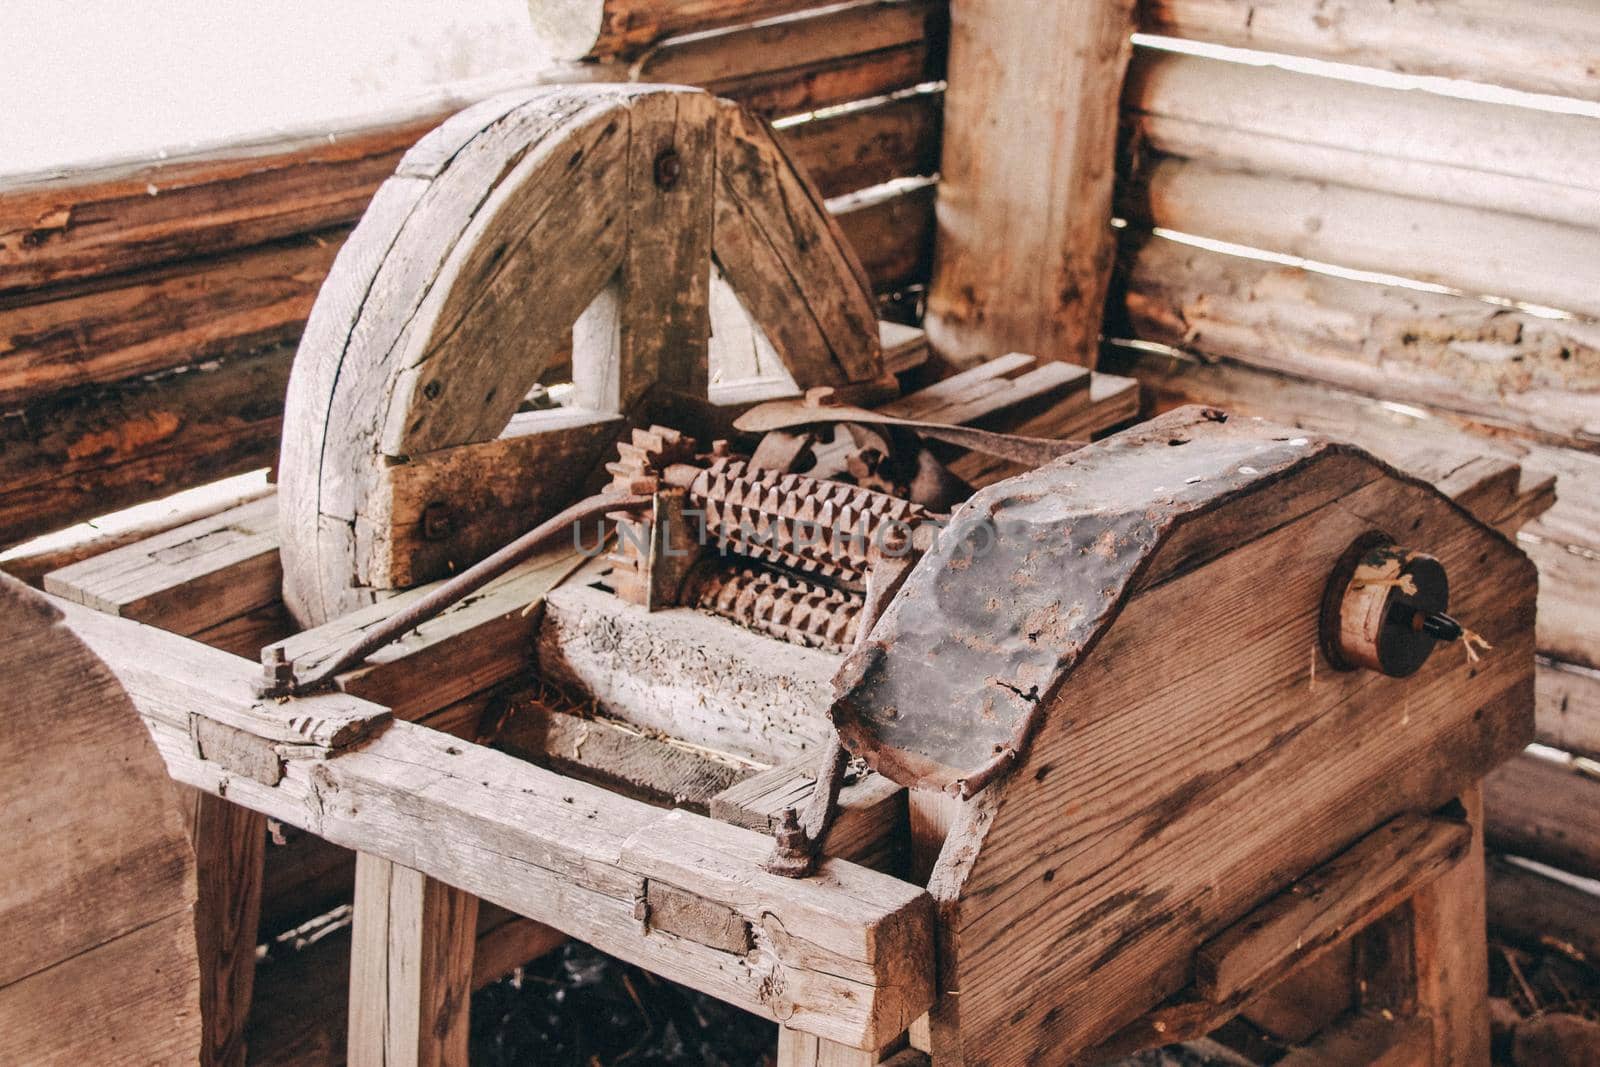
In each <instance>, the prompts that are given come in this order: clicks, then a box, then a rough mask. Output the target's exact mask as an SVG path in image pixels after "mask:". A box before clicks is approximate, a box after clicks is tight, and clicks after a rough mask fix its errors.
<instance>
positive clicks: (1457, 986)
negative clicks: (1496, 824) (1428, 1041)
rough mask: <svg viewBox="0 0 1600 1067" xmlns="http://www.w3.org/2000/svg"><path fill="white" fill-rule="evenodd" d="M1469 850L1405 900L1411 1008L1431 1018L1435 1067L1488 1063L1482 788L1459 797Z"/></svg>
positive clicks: (1478, 1066)
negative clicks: (1413, 994) (1410, 934)
mask: <svg viewBox="0 0 1600 1067" xmlns="http://www.w3.org/2000/svg"><path fill="white" fill-rule="evenodd" d="M1461 806H1462V807H1463V808H1465V809H1466V813H1467V822H1468V824H1469V825H1470V826H1471V827H1472V848H1471V850H1470V851H1468V853H1467V854H1466V856H1464V857H1462V860H1461V862H1460V863H1458V864H1456V865H1455V866H1454V867H1453V868H1451V869H1450V870H1448V871H1446V872H1445V873H1444V874H1442V875H1440V876H1439V877H1438V878H1437V879H1435V880H1434V882H1433V884H1431V885H1430V886H1428V888H1426V889H1424V890H1423V891H1422V892H1420V893H1418V894H1417V895H1416V896H1415V897H1414V898H1412V902H1411V915H1412V924H1413V927H1414V930H1415V933H1414V942H1413V944H1414V945H1415V949H1416V970H1417V1011H1418V1012H1419V1013H1420V1014H1422V1015H1426V1016H1429V1017H1430V1018H1432V1020H1433V1063H1434V1064H1435V1067H1445V1065H1447V1064H1448V1065H1449V1067H1487V1065H1488V1063H1489V948H1488V944H1487V941H1488V932H1487V922H1488V920H1487V918H1486V916H1485V911H1484V868H1483V787H1482V786H1474V787H1473V788H1472V789H1471V790H1470V791H1469V792H1467V793H1464V794H1463V795H1462V796H1461Z"/></svg>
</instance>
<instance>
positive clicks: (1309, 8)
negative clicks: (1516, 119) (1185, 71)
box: [1140, 0, 1600, 100]
mask: <svg viewBox="0 0 1600 1067" xmlns="http://www.w3.org/2000/svg"><path fill="white" fill-rule="evenodd" d="M1140 28H1141V29H1143V30H1145V31H1146V32H1149V33H1159V34H1166V35H1168V36H1172V37H1186V38H1189V39H1191V40H1197V41H1211V42H1215V43H1217V44H1225V45H1234V46H1237V47H1240V48H1255V49H1261V50H1262V51H1267V52H1287V53H1289V54H1291V55H1297V56H1309V57H1311V58H1314V59H1326V60H1333V61H1335V62H1340V63H1353V64H1357V65H1359V66H1365V67H1378V68H1381V69H1384V70H1392V71H1398V72H1400V73H1404V74H1427V75H1435V76H1438V77H1444V78H1460V79H1464V80H1466V81H1476V82H1488V83H1489V84H1491V85H1503V86H1506V87H1508V88H1512V89H1522V90H1525V91H1528V92H1535V93H1552V94H1555V95H1557V96H1574V97H1578V98H1581V99H1585V100H1600V71H1596V69H1595V65H1594V57H1595V54H1596V52H1597V51H1600V12H1597V11H1596V10H1595V6H1594V4H1593V3H1590V2H1589V0H1553V2H1546V3H1540V4H1537V5H1532V6H1529V7H1526V8H1524V7H1523V6H1520V5H1518V6H1509V5H1506V4H1503V3H1498V2H1497V0H1442V2H1412V0H1403V2H1400V3H1392V4H1369V3H1366V2H1364V0H1333V2H1329V0H1265V2H1262V0H1256V2H1252V3H1245V2H1242V0H1145V2H1144V4H1143V5H1142V6H1141V8H1140Z"/></svg>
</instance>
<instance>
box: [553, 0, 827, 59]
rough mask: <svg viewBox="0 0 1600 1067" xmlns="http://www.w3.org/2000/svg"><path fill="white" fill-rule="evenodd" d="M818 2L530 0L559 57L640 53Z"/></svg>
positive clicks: (769, 0)
mask: <svg viewBox="0 0 1600 1067" xmlns="http://www.w3.org/2000/svg"><path fill="white" fill-rule="evenodd" d="M817 5H818V0H528V13H529V15H530V16H532V18H533V26H534V29H535V30H536V31H537V33H538V37H539V43H540V44H542V45H544V46H545V47H547V48H549V49H550V51H551V52H552V54H554V55H555V56H557V57H558V58H561V59H601V58H611V57H617V56H630V55H637V54H639V53H640V52H642V51H644V50H645V49H646V48H648V47H649V46H651V45H653V44H655V43H656V42H657V41H660V40H662V39H664V38H667V37H676V36H679V35H680V34H686V33H702V32H704V31H706V30H715V29H720V28H722V27H724V26H733V25H737V24H739V23H742V22H755V21H756V20H758V19H768V18H774V17H776V16H779V15H787V14H791V13H793V12H796V11H803V10H805V9H806V8H808V7H815V6H817Z"/></svg>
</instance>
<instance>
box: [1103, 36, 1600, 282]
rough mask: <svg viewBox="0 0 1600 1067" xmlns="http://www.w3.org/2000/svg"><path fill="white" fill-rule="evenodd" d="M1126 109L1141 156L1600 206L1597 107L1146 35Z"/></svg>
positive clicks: (1415, 191) (1446, 196)
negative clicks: (1429, 85) (1479, 96)
mask: <svg viewBox="0 0 1600 1067" xmlns="http://www.w3.org/2000/svg"><path fill="white" fill-rule="evenodd" d="M1597 26H1600V18H1597ZM1123 108H1124V111H1123V118H1124V122H1125V124H1126V128H1125V130H1124V135H1125V136H1126V137H1127V138H1128V139H1129V140H1130V141H1131V145H1130V148H1131V150H1132V152H1133V153H1134V154H1135V155H1137V154H1138V153H1140V152H1143V151H1146V150H1153V151H1156V152H1160V153H1162V154H1164V155H1169V156H1177V157H1181V158H1184V159H1195V160H1201V161H1204V162H1207V163H1211V164H1215V165H1217V166H1219V167H1226V168H1229V169H1232V170H1244V171H1251V172H1254V173H1257V174H1275V175H1282V176H1284V177H1293V178H1304V179H1309V180H1312V181H1325V182H1330V183H1334V184H1337V185H1347V186H1353V187H1356V188H1360V189H1371V190H1377V191H1379V192H1387V193H1393V194H1396V195H1400V196H1407V197H1413V198H1416V199H1420V200H1435V201H1440V202H1443V203H1447V204H1459V205H1461V206H1463V207H1472V208H1482V209H1485V210H1487V211H1494V212H1504V213H1507V214H1512V215H1526V216H1529V217H1531V218H1537V219H1545V220H1547V221H1550V222H1559V223H1565V224H1567V225H1571V226H1577V227H1581V228H1583V229H1593V228H1594V227H1595V220H1596V219H1600V180H1597V179H1596V177H1595V176H1594V175H1593V174H1591V173H1590V168H1589V167H1588V165H1587V162H1586V161H1587V160H1590V159H1593V158H1594V157H1595V155H1596V154H1597V153H1600V123H1597V122H1596V121H1595V120H1594V118H1593V117H1591V116H1589V115H1582V114H1566V113H1562V112H1559V111H1548V110H1538V109H1533V108H1528V107H1519V106H1516V105H1513V104H1504V103H1489V102H1486V101H1481V100H1470V99H1462V98H1460V97H1450V96H1444V95H1441V94H1438V93H1429V92H1396V91H1395V90H1394V89H1391V88H1388V87H1385V86H1377V85H1366V84H1362V83H1360V82H1356V81H1348V80H1344V79H1339V78H1327V77H1319V76H1318V75H1316V74H1307V73H1299V72H1295V71H1289V70H1284V69H1283V68H1281V67H1272V66H1259V65H1252V64H1242V63H1230V62H1226V61H1223V60H1217V59H1210V58H1205V57H1201V56H1190V55H1181V54H1177V53H1172V52H1163V51H1158V50H1155V49H1148V48H1141V49H1136V50H1135V52H1134V60H1133V65H1132V67H1131V68H1130V70H1129V75H1128V85H1127V90H1126V92H1125V94H1124V97H1123ZM1524 251H1525V253H1526V254H1527V255H1529V256H1534V255H1537V254H1538V251H1537V249H1535V248H1528V249H1525V250H1524Z"/></svg>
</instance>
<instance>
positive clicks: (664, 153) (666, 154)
mask: <svg viewBox="0 0 1600 1067" xmlns="http://www.w3.org/2000/svg"><path fill="white" fill-rule="evenodd" d="M655 172H656V186H657V188H660V189H671V188H672V187H673V186H674V185H677V184H678V178H679V177H680V176H681V175H682V174H683V161H682V160H681V159H679V158H678V150H677V149H675V148H664V149H662V150H661V154H660V155H658V156H656V164H655Z"/></svg>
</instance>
